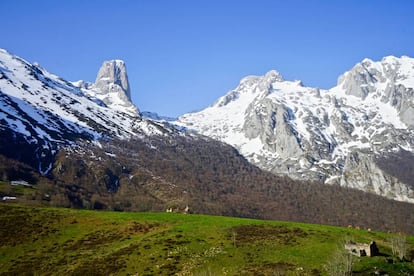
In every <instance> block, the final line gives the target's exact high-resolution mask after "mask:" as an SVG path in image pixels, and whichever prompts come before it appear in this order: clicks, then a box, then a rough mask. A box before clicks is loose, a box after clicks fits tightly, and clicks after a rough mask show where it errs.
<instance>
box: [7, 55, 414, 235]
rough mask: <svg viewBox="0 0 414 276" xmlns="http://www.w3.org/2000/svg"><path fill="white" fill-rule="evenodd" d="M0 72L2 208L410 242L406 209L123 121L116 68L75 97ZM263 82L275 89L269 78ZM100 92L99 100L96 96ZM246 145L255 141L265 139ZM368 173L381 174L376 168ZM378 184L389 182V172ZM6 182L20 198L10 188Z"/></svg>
mask: <svg viewBox="0 0 414 276" xmlns="http://www.w3.org/2000/svg"><path fill="white" fill-rule="evenodd" d="M0 62H1V66H0V72H1V78H0V91H1V93H0V95H1V101H0V107H1V109H0V116H1V117H0V118H1V119H0V123H1V124H0V197H2V198H3V199H4V200H5V202H18V203H21V204H42V205H49V206H64V207H75V208H90V209H111V210H120V211H121V210H127V211H136V210H148V211H149V210H151V211H164V210H166V209H169V210H171V209H172V210H175V211H182V210H188V208H187V207H189V208H190V211H191V212H195V213H204V214H206V213H207V214H218V215H231V216H243V217H256V218H271V219H281V220H294V221H307V222H313V223H323V224H334V225H349V224H353V225H359V226H360V227H365V228H372V229H383V230H396V229H398V230H399V231H404V232H410V233H412V232H413V231H414V230H413V225H414V223H413V221H414V215H413V214H414V212H413V208H414V205H413V204H408V203H402V202H395V201H392V200H388V199H385V198H383V197H380V196H375V195H371V194H366V193H363V192H360V191H356V190H352V189H345V188H342V187H339V186H330V185H324V184H320V183H312V182H310V181H307V182H302V181H294V180H292V179H290V178H287V177H280V176H277V175H275V174H272V173H269V172H265V171H263V170H261V169H259V168H258V167H256V166H254V165H252V164H251V163H249V162H248V161H247V160H246V159H245V158H244V157H243V156H242V155H240V154H239V151H237V150H236V149H235V148H233V147H231V146H229V145H227V144H225V143H222V142H219V141H217V140H215V139H212V138H209V137H206V136H201V135H196V134H193V133H191V132H182V131H180V130H177V129H176V128H174V127H171V126H170V125H167V124H166V123H164V122H162V121H153V120H150V119H145V118H142V117H141V115H140V114H139V113H138V109H128V106H129V105H130V104H131V103H130V101H129V92H128V91H129V90H130V89H128V87H129V86H128V85H127V84H128V82H125V81H123V80H125V77H126V70H123V69H122V66H121V65H122V64H121V63H120V62H118V61H114V62H111V61H110V62H109V63H108V62H105V63H104V66H105V68H106V67H108V68H109V70H107V69H105V70H103V71H105V72H106V71H108V76H105V74H101V73H99V74H98V75H99V77H98V78H97V82H96V83H94V84H91V83H85V82H77V83H76V85H73V84H72V83H69V82H67V81H65V80H63V79H61V78H59V77H57V76H54V75H52V74H50V73H48V72H47V71H46V70H44V69H42V68H41V67H39V66H38V65H31V64H29V63H27V62H26V61H24V60H22V59H20V58H18V57H15V56H12V55H10V54H8V53H7V52H5V51H1V55H0ZM108 64H109V65H108ZM118 65H119V66H120V68H118V69H117V68H114V67H117V66H118ZM268 79H269V80H270V82H273V81H276V80H277V79H281V77H280V76H279V75H278V74H277V73H276V72H271V73H270V74H269V75H268ZM102 80H103V81H104V84H103V87H104V88H103V89H104V90H99V89H101V88H100V85H101V84H100V83H101V81H102ZM279 82H282V81H281V80H279ZM252 83H253V84H254V82H252ZM284 84H285V86H286V85H291V86H292V87H297V86H300V85H299V84H298V83H290V84H288V83H284ZM266 85H267V84H266ZM107 88H109V90H105V89H107ZM112 88H113V90H111V89H112ZM105 91H106V92H105ZM258 91H259V92H260V91H262V89H258ZM247 92H248V91H247ZM247 94H248V93H247ZM237 97H239V98H240V99H241V98H243V97H245V99H248V97H246V96H243V95H241V94H240V95H237V94H234V95H231V97H230V98H229V99H225V101H224V102H223V103H222V105H223V106H226V105H228V104H227V102H231V100H232V99H233V100H235V99H236V98H237ZM266 104H270V105H272V104H273V103H272V102H271V101H267V102H266ZM121 106H123V107H125V110H126V112H123V111H122V110H120V109H122V107H121ZM127 109H128V110H127ZM134 110H135V111H134ZM134 112H135V113H134ZM276 115H277V114H276V113H275V115H274V116H275V118H276V117H277V116H280V115H277V116H276ZM258 118H259V119H260V116H259V117H258ZM263 118H264V119H266V118H265V117H263ZM293 126H294V125H292V126H291V128H292V129H293ZM282 130H283V131H284V132H285V133H286V135H287V134H289V132H288V131H287V130H286V129H283V128H282ZM262 132H263V133H265V134H263V133H262ZM249 135H252V136H255V135H257V137H262V136H263V135H267V129H266V128H262V129H260V128H259V130H258V131H257V133H256V132H254V131H252V132H250V133H249ZM286 141H287V142H286V145H288V144H289V143H292V141H291V140H289V139H287V140H286ZM273 146H274V147H276V148H277V147H280V146H278V145H273ZM292 146H294V144H293V143H292ZM298 152H299V151H298ZM392 158H393V159H392V160H400V159H399V158H400V156H392ZM380 161H381V162H380V164H381V166H383V164H384V163H385V164H386V163H387V162H388V161H387V160H386V159H381V160H380ZM385 166H386V165H385ZM389 173H390V174H391V175H393V174H396V173H397V171H396V170H395V169H394V168H391V167H390V169H389ZM409 177H410V175H409V174H407V175H406V176H405V178H407V179H409ZM15 180H20V181H17V182H20V183H21V182H22V181H25V182H26V183H28V184H27V187H26V186H24V187H16V186H15V185H13V181H15ZM25 182H23V183H25ZM360 210H364V211H363V212H361V211H360Z"/></svg>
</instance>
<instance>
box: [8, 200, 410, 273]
mask: <svg viewBox="0 0 414 276" xmlns="http://www.w3.org/2000/svg"><path fill="white" fill-rule="evenodd" d="M0 221H1V228H0V274H1V275H32V274H46V275H50V274H52V275H68V274H69V275H111V274H113V275H327V273H326V269H327V267H328V266H329V264H330V263H332V258H334V256H335V254H334V253H335V252H336V251H337V250H338V248H341V246H342V244H343V241H344V240H345V239H349V238H352V239H353V240H355V241H358V242H366V243H368V242H370V241H371V240H375V241H376V242H377V245H378V247H379V249H380V252H381V253H382V255H381V256H377V257H372V258H369V257H363V258H356V257H355V258H356V259H355V263H354V266H353V273H354V274H355V275H374V274H373V273H375V272H377V273H380V275H381V274H385V273H388V274H389V275H413V274H414V263H413V262H411V261H410V260H411V257H410V256H409V255H407V257H406V260H405V261H400V260H398V259H397V258H396V257H394V256H392V250H391V244H390V238H391V234H385V233H380V232H370V231H365V230H356V229H347V228H339V227H332V226H321V225H310V224H299V223H288V222H275V221H261V220H251V219H240V218H230V217H215V216H205V215H192V214H176V213H127V212H103V211H87V210H74V209H55V208H39V207H23V206H19V205H15V204H10V203H9V204H0ZM407 243H408V245H409V249H412V248H413V245H414V237H412V236H409V237H407ZM408 251H409V250H408ZM377 275H378V274H377Z"/></svg>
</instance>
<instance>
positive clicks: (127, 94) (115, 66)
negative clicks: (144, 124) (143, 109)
mask: <svg viewBox="0 0 414 276" xmlns="http://www.w3.org/2000/svg"><path fill="white" fill-rule="evenodd" d="M91 88H92V94H94V95H93V96H95V97H97V98H99V99H100V100H102V101H103V102H104V103H105V104H106V105H107V106H109V107H111V108H112V109H115V110H118V111H121V112H125V113H128V114H129V115H131V116H136V117H138V116H139V110H138V108H137V107H136V106H135V105H134V104H133V103H132V102H131V89H130V86H129V82H128V75H127V71H126V66H125V63H124V62H123V61H122V60H111V61H105V62H104V63H103V64H102V66H101V68H100V69H99V72H98V75H97V76H96V80H95V83H94V84H93V85H92V87H91Z"/></svg>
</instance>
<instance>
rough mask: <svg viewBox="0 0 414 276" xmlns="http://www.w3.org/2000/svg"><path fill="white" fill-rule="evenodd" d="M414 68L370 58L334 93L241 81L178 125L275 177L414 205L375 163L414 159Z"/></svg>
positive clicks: (271, 81) (406, 187)
mask: <svg viewBox="0 0 414 276" xmlns="http://www.w3.org/2000/svg"><path fill="white" fill-rule="evenodd" d="M413 68H414V59H411V58H408V57H401V58H396V57H386V58H384V59H383V60H382V61H380V62H373V61H371V60H368V59H365V60H364V61H363V62H361V63H359V64H357V65H356V66H355V67H354V68H353V69H352V70H350V71H349V72H347V73H345V74H344V75H343V76H341V77H340V78H339V80H338V85H337V86H336V87H334V88H332V89H329V90H321V89H318V88H311V87H304V86H303V85H302V83H301V82H300V81H285V80H284V79H283V77H282V76H281V75H280V74H279V73H278V72H276V71H270V72H268V73H267V74H266V75H265V76H249V77H246V78H244V79H242V80H241V81H240V84H239V86H238V87H237V88H236V89H234V90H232V91H230V92H228V93H227V94H226V95H225V96H223V97H222V98H220V99H219V100H218V101H217V102H216V103H215V104H214V105H212V106H210V107H208V108H206V109H204V110H202V111H200V112H196V113H190V114H185V115H183V116H181V117H180V118H179V120H178V121H176V124H178V125H180V126H184V127H188V128H192V129H195V130H197V131H198V132H200V133H202V134H204V135H208V136H211V137H213V138H216V139H219V140H221V141H224V142H226V143H229V144H231V145H233V146H235V147H236V148H238V149H239V150H240V152H241V153H242V154H243V155H244V156H245V157H246V158H248V160H250V161H251V162H252V163H254V164H256V165H258V166H260V167H261V168H263V169H265V170H268V171H272V172H274V173H278V174H286V175H289V176H290V177H293V178H296V179H308V180H320V181H324V182H326V183H330V184H340V185H343V186H348V187H353V188H358V189H361V190H364V191H370V192H374V193H376V194H379V195H383V196H387V197H390V198H394V199H398V200H404V201H411V202H413V201H414V192H413V189H412V186H413V183H410V182H409V181H408V182H407V180H406V179H404V180H403V179H399V178H398V177H396V176H395V174H394V175H391V174H389V173H387V172H385V171H384V170H383V169H381V168H380V167H379V166H378V165H377V163H376V161H375V160H377V159H379V158H380V157H381V158H380V159H381V160H386V159H387V158H386V156H387V154H389V153H396V152H399V151H405V152H409V153H411V154H413V149H414V138H413V137H414V135H413V134H414V127H413V120H414V115H413V114H414V113H413V111H414V103H413V93H414V92H413V91H414V90H413V88H414V69H413Z"/></svg>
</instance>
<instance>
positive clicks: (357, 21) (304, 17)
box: [0, 0, 414, 116]
mask: <svg viewBox="0 0 414 276" xmlns="http://www.w3.org/2000/svg"><path fill="white" fill-rule="evenodd" d="M0 10H1V11H2V17H1V21H0V22H1V23H0V28H1V33H0V48H5V49H6V50H8V51H9V52H11V53H13V54H16V55H18V56H21V57H23V58H25V59H26V60H28V61H30V62H35V61H36V62H38V63H40V65H41V66H43V67H45V68H46V69H47V70H49V71H50V72H52V73H54V74H57V75H59V76H62V77H64V78H65V79H68V80H70V81H76V80H79V79H83V80H87V81H94V80H95V77H96V74H97V72H98V69H99V67H100V65H101V64H102V62H103V61H104V60H110V59H123V60H125V62H126V65H127V71H128V75H129V81H130V85H131V88H132V100H133V102H134V103H135V104H136V105H137V106H138V107H139V108H140V110H141V111H153V112H157V113H159V114H161V115H168V116H177V115H181V114H183V113H186V112H190V111H194V110H199V109H202V108H204V107H207V106H208V105H210V104H212V103H213V102H214V101H215V100H216V99H217V98H218V97H220V96H222V95H224V94H225V93H226V92H227V91H228V90H230V89H233V88H235V87H236V86H237V84H238V83H239V80H240V79H241V78H242V77H244V76H246V75H263V74H265V73H266V72H267V71H269V70H271V69H276V70H277V71H279V72H280V73H281V74H282V75H283V76H284V77H285V79H288V80H296V79H300V80H302V81H303V83H304V84H305V85H308V86H314V87H320V88H330V87H333V86H334V85H335V84H336V80H337V77H338V76H339V75H340V74H342V73H344V72H345V71H347V70H349V69H350V68H351V67H352V66H353V65H354V64H355V63H357V62H359V61H361V60H362V59H363V58H365V57H368V58H371V59H374V60H380V59H381V58H382V57H383V56H387V55H395V56H401V55H408V56H411V57H414V16H413V14H414V1H410V0H407V1H398V0H393V1H391V0H389V1H384V0H365V1H361V0H359V1H353V0H347V1H334V0H325V1H322V0H307V1H306V0H303V1H299V0H296V1H295V0H293V1H288V0H285V1H278V0H192V1H190V0H188V1H187V0H164V1H162V0H130V1H127V0H120V1H114V0H112V1H106V0H99V1H98V0H90V1H84V0H66V1H63V0H60V1H58V0H55V1H48V0H39V1H30V0H27V1H22V0H1V1H0Z"/></svg>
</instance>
